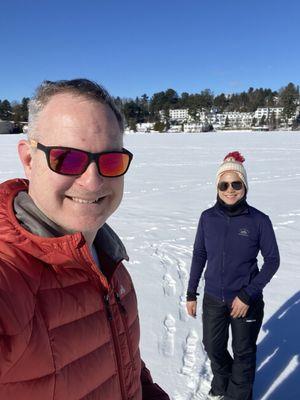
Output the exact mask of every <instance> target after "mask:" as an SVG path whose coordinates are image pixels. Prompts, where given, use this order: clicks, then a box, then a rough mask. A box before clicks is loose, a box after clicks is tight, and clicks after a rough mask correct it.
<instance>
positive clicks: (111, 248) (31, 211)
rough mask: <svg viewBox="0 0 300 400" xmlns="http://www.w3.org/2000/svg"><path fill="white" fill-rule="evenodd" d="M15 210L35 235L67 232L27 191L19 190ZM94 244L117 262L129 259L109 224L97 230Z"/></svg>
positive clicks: (18, 217) (21, 221) (48, 236)
mask: <svg viewBox="0 0 300 400" xmlns="http://www.w3.org/2000/svg"><path fill="white" fill-rule="evenodd" d="M14 210H15V215H16V218H17V219H18V221H19V223H20V224H21V225H22V226H23V227H24V228H25V229H26V230H27V231H29V232H31V233H33V234H34V235H37V236H42V237H47V238H53V237H59V236H64V235H65V234H66V232H65V231H64V230H63V229H62V228H61V227H60V226H59V225H57V224H55V223H54V222H53V221H51V220H50V219H49V218H48V217H47V216H46V215H45V214H44V213H43V212H42V211H41V210H40V209H39V208H38V207H37V206H36V205H35V203H34V201H33V200H32V198H31V197H30V196H29V194H28V193H27V192H25V191H21V192H19V193H18V194H17V196H16V197H15V199H14ZM94 245H95V247H96V249H97V250H98V251H104V252H105V253H106V254H107V255H108V256H109V257H110V258H111V259H112V260H113V261H114V262H116V263H117V262H120V261H122V260H124V259H125V260H128V259H129V258H128V255H127V252H126V249H125V247H124V245H123V243H122V241H121V240H120V238H119V237H118V235H117V234H116V233H115V232H114V231H113V230H112V229H111V228H110V227H109V226H108V225H107V224H104V225H103V226H102V227H101V228H100V229H99V231H98V232H97V235H96V238H95V241H94Z"/></svg>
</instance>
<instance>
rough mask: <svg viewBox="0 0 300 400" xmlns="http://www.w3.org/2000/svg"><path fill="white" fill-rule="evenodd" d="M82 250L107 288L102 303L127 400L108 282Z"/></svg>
mask: <svg viewBox="0 0 300 400" xmlns="http://www.w3.org/2000/svg"><path fill="white" fill-rule="evenodd" d="M82 250H83V252H84V253H85V254H86V257H87V258H88V259H89V260H90V261H91V264H89V265H88V266H89V267H90V268H91V269H92V270H93V272H95V273H96V275H97V276H98V278H99V279H100V282H101V284H102V285H103V286H104V288H105V290H107V293H106V294H105V295H104V305H105V309H106V314H107V319H108V322H109V326H110V329H111V333H112V339H113V346H114V350H115V354H116V358H117V368H118V377H119V383H120V390H121V396H122V399H123V400H127V396H126V389H125V380H124V376H123V368H122V357H121V350H120V347H119V343H118V332H117V329H116V326H115V322H114V319H113V313H112V310H111V307H110V303H109V294H108V291H109V284H108V281H107V279H106V276H105V275H104V274H103V273H102V272H101V271H100V270H99V268H98V266H96V265H95V262H94V259H93V258H92V257H91V255H90V252H89V251H87V250H86V249H85V248H83V249H82ZM100 290H101V288H100Z"/></svg>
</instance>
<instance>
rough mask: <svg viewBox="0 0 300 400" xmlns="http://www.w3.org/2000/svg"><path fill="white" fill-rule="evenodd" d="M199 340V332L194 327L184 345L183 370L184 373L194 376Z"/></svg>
mask: <svg viewBox="0 0 300 400" xmlns="http://www.w3.org/2000/svg"><path fill="white" fill-rule="evenodd" d="M198 341H199V336H198V334H197V332H196V331H195V330H194V329H192V330H191V331H190V332H189V334H188V336H187V338H186V343H185V347H184V355H183V366H182V369H181V372H182V373H183V374H184V375H188V376H189V377H191V376H192V372H193V369H194V366H195V363H196V348H197V343H198Z"/></svg>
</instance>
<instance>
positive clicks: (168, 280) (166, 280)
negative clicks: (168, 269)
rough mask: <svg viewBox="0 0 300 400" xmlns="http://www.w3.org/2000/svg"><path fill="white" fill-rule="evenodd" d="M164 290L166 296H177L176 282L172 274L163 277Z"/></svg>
mask: <svg viewBox="0 0 300 400" xmlns="http://www.w3.org/2000/svg"><path fill="white" fill-rule="evenodd" d="M163 289H164V295H165V296H175V294H176V281H175V280H174V279H173V278H172V276H171V275H170V274H165V275H164V277H163Z"/></svg>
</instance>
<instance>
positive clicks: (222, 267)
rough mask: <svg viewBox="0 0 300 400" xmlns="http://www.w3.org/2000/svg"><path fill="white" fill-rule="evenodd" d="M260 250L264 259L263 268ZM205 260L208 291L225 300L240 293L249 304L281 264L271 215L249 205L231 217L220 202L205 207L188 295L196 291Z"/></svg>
mask: <svg viewBox="0 0 300 400" xmlns="http://www.w3.org/2000/svg"><path fill="white" fill-rule="evenodd" d="M259 251H260V252H261V254H262V256H263V259H264V263H263V265H262V267H261V269H260V270H259V269H258V265H257V255H258V253H259ZM206 262H207V267H206V270H205V274H204V278H205V289H204V290H205V292H207V293H209V294H211V295H213V296H215V297H217V298H219V299H221V300H223V301H226V302H231V301H232V300H233V299H234V298H235V297H236V296H239V298H240V299H241V300H242V301H244V302H245V303H247V304H249V303H250V302H251V301H254V300H255V299H257V298H258V297H260V296H261V295H262V290H263V288H264V287H265V285H266V284H267V283H268V282H269V281H270V279H271V278H272V276H273V275H274V274H275V272H276V271H277V269H278V267H279V251H278V246H277V242H276V238H275V234H274V230H273V227H272V223H271V221H270V219H269V217H268V216H267V215H265V214H264V213H262V212H261V211H259V210H257V209H255V208H254V207H251V206H249V205H247V207H246V208H245V209H243V211H242V212H241V213H240V214H239V215H235V216H228V215H227V214H226V213H225V212H224V211H223V210H222V208H220V206H219V205H218V203H216V204H215V205H214V206H213V207H212V208H209V209H208V210H205V211H204V212H203V213H202V215H201V217H200V221H199V224H198V230H197V234H196V238H195V244H194V252H193V259H192V266H191V272H190V279H189V284H188V295H189V294H192V295H193V294H196V291H197V287H198V284H199V280H200V278H201V275H202V272H203V270H204V267H205V265H206ZM188 297H189V296H188Z"/></svg>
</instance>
